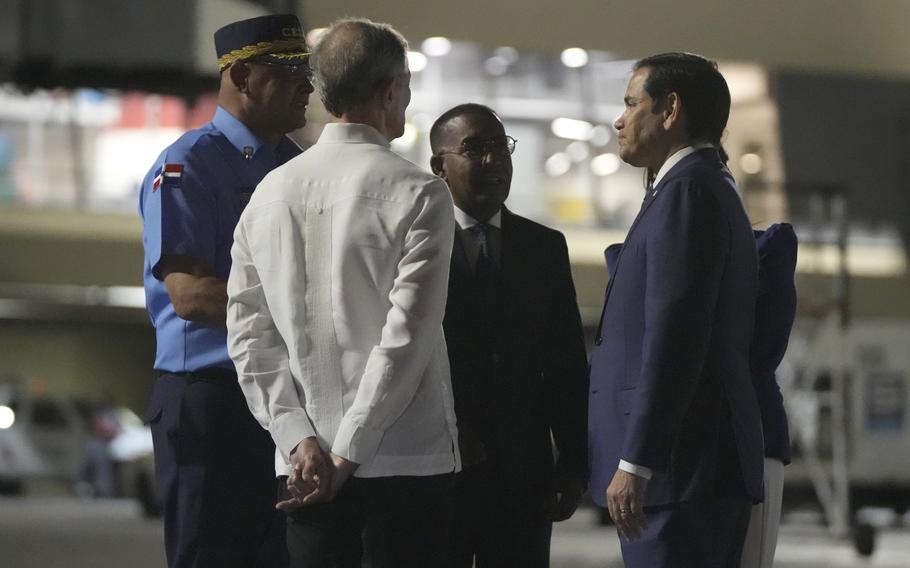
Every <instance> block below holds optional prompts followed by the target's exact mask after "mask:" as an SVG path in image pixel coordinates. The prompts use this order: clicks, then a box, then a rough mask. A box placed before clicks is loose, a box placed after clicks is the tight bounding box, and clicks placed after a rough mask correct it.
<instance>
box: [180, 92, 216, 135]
mask: <svg viewBox="0 0 910 568" xmlns="http://www.w3.org/2000/svg"><path fill="white" fill-rule="evenodd" d="M217 106H218V97H217V96H216V95H215V94H214V93H210V94H207V95H202V96H200V97H199V98H198V99H196V104H194V105H193V108H191V109H190V112H189V120H188V123H187V125H186V128H187V129H190V128H199V127H200V126H202V125H203V124H205V123H206V122H208V121H210V120H212V117H213V116H215V107H217Z"/></svg>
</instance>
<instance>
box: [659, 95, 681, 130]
mask: <svg viewBox="0 0 910 568" xmlns="http://www.w3.org/2000/svg"><path fill="white" fill-rule="evenodd" d="M662 112H663V116H664V122H663V125H664V129H666V130H670V129H671V128H673V127H674V126H675V125H676V124H677V123H679V122H680V121H681V120H682V99H680V98H679V95H678V94H677V93H675V92H672V93H670V94H668V95H667V96H666V98H665V99H664V109H663V111H662Z"/></svg>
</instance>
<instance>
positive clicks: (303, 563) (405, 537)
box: [287, 474, 453, 568]
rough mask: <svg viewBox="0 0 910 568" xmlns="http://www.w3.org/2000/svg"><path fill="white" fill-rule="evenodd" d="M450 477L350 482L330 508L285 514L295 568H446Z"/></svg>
mask: <svg viewBox="0 0 910 568" xmlns="http://www.w3.org/2000/svg"><path fill="white" fill-rule="evenodd" d="M452 483H453V476H452V474H445V475H433V476H427V477H410V476H401V477H380V478H371V479H361V478H356V477H353V478H350V479H348V481H347V482H346V483H345V484H344V486H343V487H342V488H341V491H340V492H339V493H338V495H337V496H336V497H335V500H334V501H332V502H331V503H322V504H318V505H310V506H307V507H303V508H300V509H297V510H296V511H294V512H292V513H289V514H288V519H287V541H288V551H289V552H290V556H291V566H293V567H294V568H360V567H361V566H363V567H367V568H431V567H432V568H447V565H446V563H445V559H444V551H445V547H446V545H447V544H448V541H449V536H450V530H449V529H450V526H451V503H452V496H453V491H452Z"/></svg>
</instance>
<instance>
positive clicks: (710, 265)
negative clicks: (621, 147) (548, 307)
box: [588, 149, 763, 506]
mask: <svg viewBox="0 0 910 568" xmlns="http://www.w3.org/2000/svg"><path fill="white" fill-rule="evenodd" d="M655 191H656V193H654V194H653V195H654V197H651V196H650V195H649V196H647V197H646V198H645V202H644V203H643V204H642V209H641V211H640V212H639V214H638V217H637V218H636V220H635V222H634V223H633V225H632V228H631V229H630V230H629V234H628V237H627V238H626V242H625V244H624V245H623V248H622V250H621V252H620V255H619V258H618V260H617V266H616V270H615V274H614V275H613V277H612V278H611V279H610V283H609V285H608V287H607V293H606V299H605V304H604V311H603V314H602V321H601V330H600V333H599V336H598V338H597V340H596V343H597V345H596V346H595V349H594V352H593V354H592V358H591V371H590V399H589V413H588V414H589V433H588V436H589V450H590V452H589V463H590V468H591V471H590V476H591V477H590V490H591V495H592V497H593V498H594V500H595V501H596V502H597V503H598V504H601V505H604V504H605V503H604V493H605V491H606V488H607V486H608V485H609V483H610V480H611V479H612V477H613V475H614V473H615V472H616V469H617V466H618V464H619V460H620V459H624V460H626V461H628V462H631V463H634V464H638V465H642V466H646V467H649V468H651V469H652V470H653V471H654V472H655V473H654V477H653V478H652V479H651V482H650V483H649V485H648V490H647V492H646V494H645V506H659V505H666V504H672V503H676V502H679V501H683V500H691V499H695V498H698V497H700V496H703V495H706V494H713V495H717V494H727V495H745V496H749V497H751V498H753V499H755V500H759V499H761V497H762V473H763V472H762V469H763V467H762V463H763V448H762V432H761V419H760V416H759V407H758V403H757V401H756V395H755V389H754V388H753V386H752V380H751V372H750V359H749V350H750V344H751V341H752V332H753V325H754V316H755V301H756V287H757V286H756V285H757V279H758V256H757V254H756V250H755V239H754V237H753V234H752V229H751V227H750V224H749V220H748V218H747V217H746V213H745V211H744V209H743V206H742V203H741V201H740V199H739V196H738V195H737V193H736V188H735V182H734V181H733V178H732V176H731V175H730V172H729V170H727V168H726V167H725V166H724V165H723V163H722V162H721V161H720V158H719V157H718V155H717V151H716V150H714V149H705V150H699V151H696V152H695V153H693V154H691V155H689V156H687V157H685V158H684V159H683V160H681V161H680V162H679V163H678V164H676V165H675V166H674V167H673V168H672V169H671V170H670V171H669V172H668V173H667V175H665V176H664V178H663V179H662V180H661V182H660V183H659V184H658V185H657V187H656V188H655Z"/></svg>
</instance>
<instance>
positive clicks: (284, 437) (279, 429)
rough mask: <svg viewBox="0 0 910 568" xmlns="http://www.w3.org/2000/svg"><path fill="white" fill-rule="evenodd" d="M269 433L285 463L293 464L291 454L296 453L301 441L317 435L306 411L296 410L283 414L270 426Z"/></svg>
mask: <svg viewBox="0 0 910 568" xmlns="http://www.w3.org/2000/svg"><path fill="white" fill-rule="evenodd" d="M269 433H270V434H271V435H272V440H274V441H275V446H276V447H277V448H278V451H279V452H281V457H283V458H284V461H285V463H291V452H293V451H294V448H296V447H297V444H299V443H300V441H301V440H303V439H304V438H309V437H311V436H315V435H316V431H315V430H314V429H313V424H312V423H311V422H310V417H309V416H307V413H306V411H305V410H295V411H292V412H285V413H283V414H281V415H280V416H278V418H276V419H275V420H272V422H271V424H269Z"/></svg>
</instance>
